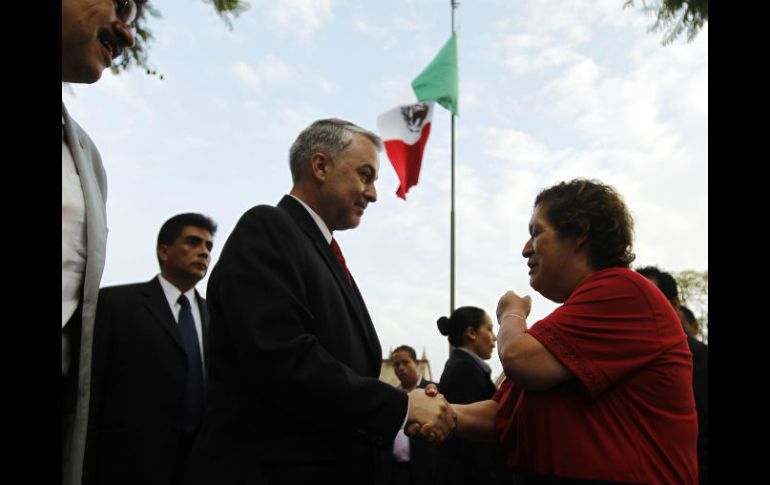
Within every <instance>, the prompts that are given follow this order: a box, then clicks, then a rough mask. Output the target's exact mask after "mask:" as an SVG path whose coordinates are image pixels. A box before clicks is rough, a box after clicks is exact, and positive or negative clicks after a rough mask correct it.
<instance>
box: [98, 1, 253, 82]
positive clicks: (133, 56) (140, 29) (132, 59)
mask: <svg viewBox="0 0 770 485" xmlns="http://www.w3.org/2000/svg"><path fill="white" fill-rule="evenodd" d="M203 1H204V2H205V3H209V4H211V5H213V6H214V10H215V11H216V13H217V14H218V15H219V17H220V18H221V19H222V20H223V21H224V22H225V24H227V26H228V27H229V28H230V29H232V28H233V22H232V20H233V17H237V16H238V15H240V14H241V13H243V12H244V11H246V9H248V8H249V4H248V3H247V2H245V1H243V0H203ZM137 3H139V2H137ZM149 17H153V18H160V17H162V15H161V13H160V11H159V10H158V9H157V8H155V7H154V5H153V4H152V3H151V2H146V3H143V4H142V5H141V8H140V9H139V12H138V13H137V16H136V21H135V22H134V40H135V42H134V46H133V47H131V48H129V49H125V50H124V51H123V54H122V55H121V57H120V61H119V62H116V63H114V64H113V65H112V66H111V68H110V69H112V72H113V73H115V74H118V73H120V72H121V71H126V70H128V69H129V68H131V67H132V66H137V67H140V68H142V69H144V70H145V71H147V74H151V75H158V71H157V70H156V69H155V68H153V67H152V66H151V65H150V62H149V54H148V51H149V48H150V45H151V43H152V41H153V39H154V37H153V35H152V32H151V31H150V28H149V26H148V20H149ZM159 76H160V78H161V79H163V74H160V75H159Z"/></svg>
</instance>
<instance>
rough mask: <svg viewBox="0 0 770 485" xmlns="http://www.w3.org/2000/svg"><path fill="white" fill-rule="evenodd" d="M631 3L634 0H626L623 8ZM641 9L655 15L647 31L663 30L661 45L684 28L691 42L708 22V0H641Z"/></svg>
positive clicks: (679, 33) (670, 40)
mask: <svg viewBox="0 0 770 485" xmlns="http://www.w3.org/2000/svg"><path fill="white" fill-rule="evenodd" d="M651 3H654V4H651ZM633 4H634V0H626V3H625V5H624V8H625V7H630V6H632V5H633ZM642 10H643V11H645V12H648V13H652V14H654V15H655V23H654V24H653V25H652V26H651V27H650V28H649V29H648V31H649V32H660V31H663V32H664V34H663V41H662V44H663V45H668V44H670V43H672V42H673V41H674V39H676V38H677V37H679V35H681V34H682V32H684V31H685V30H686V31H687V42H691V41H692V40H693V39H694V38H695V36H696V35H697V34H698V32H699V31H700V29H701V27H703V25H704V24H705V23H706V22H708V19H709V0H655V1H654V2H648V1H647V0H642Z"/></svg>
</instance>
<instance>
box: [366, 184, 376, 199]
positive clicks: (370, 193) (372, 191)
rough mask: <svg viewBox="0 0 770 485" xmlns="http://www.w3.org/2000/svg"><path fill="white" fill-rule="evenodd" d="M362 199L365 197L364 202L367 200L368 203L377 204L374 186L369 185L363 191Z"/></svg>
mask: <svg viewBox="0 0 770 485" xmlns="http://www.w3.org/2000/svg"><path fill="white" fill-rule="evenodd" d="M364 197H366V200H368V201H369V202H370V203H372V202H377V189H376V188H375V187H374V184H370V185H369V186H368V187H367V188H366V190H365V191H364Z"/></svg>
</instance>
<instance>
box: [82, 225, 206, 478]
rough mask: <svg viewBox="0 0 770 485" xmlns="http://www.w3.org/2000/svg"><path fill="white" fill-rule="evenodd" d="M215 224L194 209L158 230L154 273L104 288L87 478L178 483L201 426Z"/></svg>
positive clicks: (98, 319) (96, 333)
mask: <svg viewBox="0 0 770 485" xmlns="http://www.w3.org/2000/svg"><path fill="white" fill-rule="evenodd" d="M216 230H217V226H216V224H215V223H214V221H212V220H211V219H210V218H208V217H206V216H204V215H202V214H197V213H185V214H178V215H175V216H174V217H171V218H170V219H169V220H167V221H166V222H165V223H164V224H163V225H162V226H161V228H160V232H159V233H158V242H157V246H156V254H157V258H158V263H159V265H160V274H158V275H157V276H156V277H154V278H153V279H151V280H150V281H148V282H145V283H135V284H130V285H122V286H113V287H108V288H103V289H102V290H101V292H100V294H99V307H98V309H97V312H96V328H95V330H94V360H93V377H92V383H93V386H92V399H91V416H90V423H89V442H88V452H87V454H86V464H87V466H86V473H85V475H86V479H87V480H86V482H87V483H97V484H104V485H107V484H109V485H120V484H125V485H131V484H139V483H141V484H145V485H153V484H157V485H177V484H180V483H182V472H183V470H184V463H185V460H186V459H187V454H188V452H189V450H190V446H191V445H192V442H193V440H194V439H195V435H196V433H197V431H198V427H199V425H200V421H201V416H202V410H203V397H204V382H205V372H204V364H205V362H206V357H207V355H206V346H207V345H206V344H207V337H206V334H207V331H208V323H209V318H208V311H207V309H206V300H204V299H203V298H202V297H201V296H200V294H199V293H198V291H197V290H196V289H195V285H196V284H198V282H199V281H200V280H202V279H203V278H204V277H205V276H206V272H207V271H208V266H209V263H210V259H211V249H212V247H213V238H214V234H215V233H216Z"/></svg>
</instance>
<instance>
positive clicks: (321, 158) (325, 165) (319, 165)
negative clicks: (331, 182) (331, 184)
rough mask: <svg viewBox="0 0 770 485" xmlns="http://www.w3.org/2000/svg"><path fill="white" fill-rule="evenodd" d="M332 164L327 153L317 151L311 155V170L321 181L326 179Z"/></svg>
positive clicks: (315, 177) (314, 176)
mask: <svg viewBox="0 0 770 485" xmlns="http://www.w3.org/2000/svg"><path fill="white" fill-rule="evenodd" d="M331 166H332V161H331V159H330V158H329V157H328V156H327V155H326V154H325V153H321V152H315V153H313V154H312V155H311V156H310V170H311V172H312V173H313V178H314V179H316V180H318V181H320V182H325V181H326V178H327V177H328V176H329V168H330V167H331Z"/></svg>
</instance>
